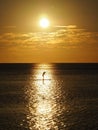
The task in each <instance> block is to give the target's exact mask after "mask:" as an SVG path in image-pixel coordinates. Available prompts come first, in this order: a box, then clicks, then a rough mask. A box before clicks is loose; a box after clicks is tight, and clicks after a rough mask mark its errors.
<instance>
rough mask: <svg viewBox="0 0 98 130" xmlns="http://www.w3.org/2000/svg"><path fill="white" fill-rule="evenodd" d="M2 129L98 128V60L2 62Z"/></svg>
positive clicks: (0, 110) (0, 118)
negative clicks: (43, 75)
mask: <svg viewBox="0 0 98 130" xmlns="http://www.w3.org/2000/svg"><path fill="white" fill-rule="evenodd" d="M43 71H46V75H45V80H42V73H43ZM0 130H98V64H0Z"/></svg>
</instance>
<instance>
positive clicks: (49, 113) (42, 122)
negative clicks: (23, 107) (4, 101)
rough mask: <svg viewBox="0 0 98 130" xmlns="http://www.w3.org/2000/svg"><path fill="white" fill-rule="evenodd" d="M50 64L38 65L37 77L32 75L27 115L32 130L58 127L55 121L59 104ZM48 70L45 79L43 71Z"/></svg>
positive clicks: (46, 129)
mask: <svg viewBox="0 0 98 130" xmlns="http://www.w3.org/2000/svg"><path fill="white" fill-rule="evenodd" d="M47 68H48V65H38V69H35V72H34V73H35V74H34V75H35V77H32V80H31V83H32V86H31V87H30V88H29V90H28V97H29V104H28V106H29V107H28V108H29V113H28V115H27V119H28V124H29V129H30V130H52V129H55V130H57V129H58V126H57V125H56V122H55V118H54V117H55V115H56V114H57V111H56V109H57V106H56V101H55V97H54V95H55V94H54V93H55V91H56V90H55V86H54V84H53V80H51V79H53V75H52V70H50V69H47ZM44 71H46V75H45V79H44V80H42V73H43V72H44Z"/></svg>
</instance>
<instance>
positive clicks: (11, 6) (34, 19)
mask: <svg viewBox="0 0 98 130" xmlns="http://www.w3.org/2000/svg"><path fill="white" fill-rule="evenodd" d="M42 17H47V18H48V19H49V21H50V27H49V28H47V29H43V28H41V27H40V26H39V20H40V19H41V18H42ZM21 62H22V63H50V62H54V63H55V62H59V63H60V62H65V63H67V62H68V63H69V62H71V63H73V62H83V63H85V62H87V63H88V62H94V63H98V0H0V63H21Z"/></svg>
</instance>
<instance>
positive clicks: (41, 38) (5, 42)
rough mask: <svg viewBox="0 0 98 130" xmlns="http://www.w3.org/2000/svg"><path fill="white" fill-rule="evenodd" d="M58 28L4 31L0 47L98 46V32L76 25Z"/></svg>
mask: <svg viewBox="0 0 98 130" xmlns="http://www.w3.org/2000/svg"><path fill="white" fill-rule="evenodd" d="M57 28H58V29H57V30H54V31H47V32H45V31H44V32H41V31H40V32H31V33H13V32H11V33H3V34H1V35H0V48H1V47H3V48H6V47H9V48H11V47H14V48H15V47H17V48H32V49H40V47H46V48H77V47H92V46H94V47H95V48H98V32H88V31H86V30H85V29H79V28H77V26H76V25H69V26H58V27H57Z"/></svg>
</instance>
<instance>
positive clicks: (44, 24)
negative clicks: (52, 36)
mask: <svg viewBox="0 0 98 130" xmlns="http://www.w3.org/2000/svg"><path fill="white" fill-rule="evenodd" d="M49 25H50V22H49V20H48V19H47V18H42V19H41V20H40V26H41V27H42V28H48V27H49Z"/></svg>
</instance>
